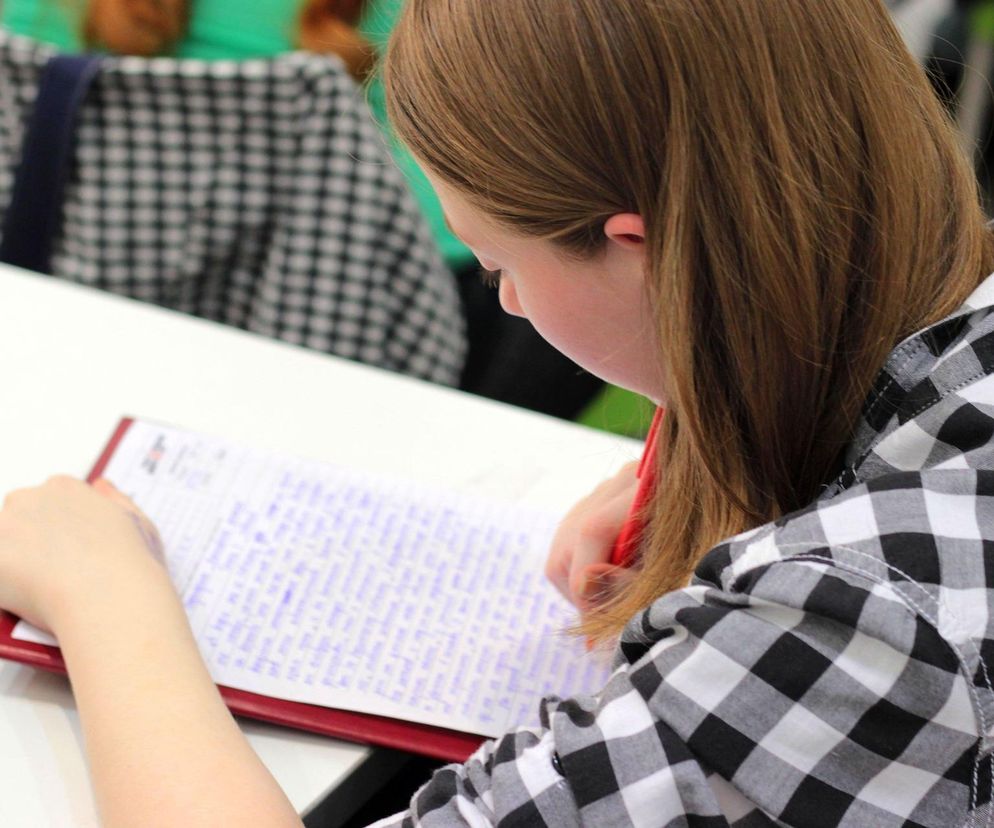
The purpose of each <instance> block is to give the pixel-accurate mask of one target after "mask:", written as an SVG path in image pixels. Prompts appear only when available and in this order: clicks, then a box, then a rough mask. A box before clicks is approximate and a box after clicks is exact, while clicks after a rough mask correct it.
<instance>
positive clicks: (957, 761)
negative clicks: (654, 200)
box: [379, 276, 994, 828]
mask: <svg viewBox="0 0 994 828" xmlns="http://www.w3.org/2000/svg"><path fill="white" fill-rule="evenodd" d="M992 305H994V276H991V277H990V278H989V279H987V280H986V281H985V282H984V283H983V284H982V285H981V286H980V287H979V288H978V290H977V291H976V292H975V293H974V295H973V296H972V297H971V299H970V300H969V302H968V304H967V306H966V307H965V308H963V309H962V311H961V312H959V313H958V314H956V315H954V316H953V317H951V318H949V319H947V320H945V321H943V322H941V323H939V324H937V325H935V326H933V327H932V328H930V329H928V330H926V331H923V332H921V333H919V334H918V335H916V336H914V337H912V338H911V339H909V340H908V341H906V342H904V343H902V344H901V346H900V347H898V348H897V349H896V350H895V351H894V352H893V354H892V355H891V357H890V358H889V360H888V362H887V364H886V366H885V368H884V370H883V371H882V372H881V375H880V379H879V381H878V382H877V385H876V387H875V389H874V391H873V393H872V395H871V398H870V400H869V402H868V404H867V406H866V409H865V419H864V421H863V423H862V424H861V426H860V428H859V431H858V434H857V435H856V437H855V439H854V442H853V444H852V446H851V450H850V462H849V465H848V467H847V468H846V470H845V472H844V473H843V475H842V476H841V477H840V479H839V480H838V481H836V482H835V483H834V484H833V485H832V486H829V487H827V488H826V490H825V492H824V494H823V496H822V497H820V498H819V499H818V500H817V502H815V503H812V504H811V505H810V506H809V507H807V508H806V509H803V510H801V511H799V512H797V513H795V514H792V515H789V516H787V517H785V518H783V519H781V520H778V521H776V522H775V523H773V524H769V525H766V526H763V527H760V528H758V529H755V530H752V531H750V532H747V533H745V534H743V535H740V536H738V537H735V538H732V539H731V540H729V541H727V542H725V543H723V544H721V545H719V546H718V547H716V548H715V549H713V550H712V551H711V552H709V553H708V555H707V556H706V557H705V558H704V560H703V561H702V563H701V564H700V566H699V568H698V570H697V573H696V575H695V578H694V582H693V584H692V585H691V586H690V587H688V588H687V589H683V590H680V591H677V592H674V593H670V594H669V595H667V596H665V597H663V598H661V599H660V600H659V601H657V602H656V603H655V604H653V605H652V606H651V607H650V608H648V609H647V610H646V611H645V612H644V613H642V614H641V615H640V616H638V617H637V618H635V619H634V620H633V621H632V622H631V623H630V624H629V626H628V627H627V629H626V630H625V632H624V634H623V636H622V639H621V642H620V646H619V649H618V654H617V659H618V661H617V664H616V670H615V672H614V674H613V675H612V677H611V679H610V681H609V683H608V685H607V687H606V688H604V690H603V692H602V693H600V695H598V696H597V697H591V698H575V699H567V700H561V699H554V698H553V699H546V700H545V701H544V702H543V703H542V723H543V724H542V727H541V728H537V729H529V730H519V731H516V732H512V733H509V734H507V735H506V736H504V737H503V738H501V739H498V740H497V741H495V742H490V743H487V744H486V745H484V746H483V747H482V748H481V749H480V751H479V752H478V753H477V754H476V755H475V756H474V757H473V758H472V759H470V761H469V762H468V763H467V764H466V765H464V766H458V765H455V766H450V767H448V768H445V769H442V770H441V771H439V772H438V773H437V774H436V775H435V777H434V778H433V779H432V781H431V782H429V783H428V785H427V786H426V787H424V788H423V789H422V790H421V791H420V792H419V793H418V794H417V795H416V796H415V798H414V800H413V802H412V810H411V812H410V813H409V814H407V815H399V816H397V817H395V818H393V819H388V820H383V821H382V822H381V823H379V824H380V825H381V826H392V825H398V826H399V825H403V826H412V825H419V826H425V828H435V826H455V825H471V826H482V825H491V824H497V825H502V826H525V825H528V826H532V825H564V826H566V825H581V824H582V825H591V826H672V827H674V828H675V826H733V828H754V827H755V826H771V825H790V826H853V828H888V827H889V826H895V827H896V826H904V828H915V826H934V828H956V827H957V826H978V827H979V826H989V825H990V824H991V821H992V810H991V787H992V779H994V764H992V749H994V690H992V687H991V678H990V673H991V670H992V669H994V664H992V663H991V660H992V657H994V613H992V609H994V441H992V438H994V307H992Z"/></svg>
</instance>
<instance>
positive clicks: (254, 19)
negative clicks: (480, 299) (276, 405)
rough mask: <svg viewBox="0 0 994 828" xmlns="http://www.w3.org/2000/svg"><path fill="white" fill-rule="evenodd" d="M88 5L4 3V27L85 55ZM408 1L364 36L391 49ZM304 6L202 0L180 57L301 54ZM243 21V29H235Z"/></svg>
mask: <svg viewBox="0 0 994 828" xmlns="http://www.w3.org/2000/svg"><path fill="white" fill-rule="evenodd" d="M83 5H84V4H83V3H81V2H80V3H71V2H69V0H2V2H0V23H2V24H3V26H4V27H5V28H7V29H9V30H10V31H12V32H16V33H17V34H22V35H27V36H28V37H33V38H35V39H36V40H40V41H43V42H45V43H50V44H52V45H53V46H56V47H57V48H59V49H61V50H62V51H64V52H78V51H81V50H82V49H83V42H82V38H81V36H80V30H81V16H82V12H81V7H82V6H83ZM402 5H403V0H370V2H368V3H367V7H366V13H365V14H364V16H363V20H362V21H361V22H360V26H359V28H360V30H361V31H362V33H363V34H364V35H365V36H366V37H367V38H368V39H369V41H370V42H371V43H372V44H373V45H374V46H376V48H377V49H378V50H381V51H382V49H383V48H384V47H385V46H386V42H387V40H388V39H389V36H390V31H391V30H392V29H393V25H394V22H395V21H396V19H397V15H398V14H399V13H400V10H401V7H402ZM297 9H298V5H297V4H296V3H294V2H290V1H289V0H251V2H250V3H245V2H239V3H233V2H232V0H195V2H194V5H193V16H192V18H191V20H190V30H189V32H188V33H187V36H186V37H185V38H184V39H183V41H182V42H181V43H180V44H179V46H178V47H177V49H176V56H177V57H185V58H199V59H202V60H223V59H235V60H242V59H246V58H259V57H273V56H275V55H279V54H283V53H284V52H288V51H290V50H292V49H293V48H294V44H295V42H296V35H297ZM232 21H237V25H232ZM367 94H368V98H369V106H370V109H371V110H372V113H373V117H374V118H375V119H376V121H377V122H378V123H379V124H380V126H381V127H383V128H384V130H385V132H387V134H388V136H389V134H390V131H389V129H387V128H386V126H385V125H386V100H385V95H384V91H383V84H382V82H381V81H380V79H379V77H376V78H374V79H373V80H372V82H371V83H370V84H369V88H368V91H367ZM389 140H390V143H391V149H392V151H393V154H394V158H395V160H396V162H397V164H398V166H400V168H401V169H402V170H403V171H404V173H405V174H406V176H407V178H408V180H409V182H410V185H411V189H412V191H413V192H414V195H415V197H416V198H417V200H418V203H419V204H420V206H421V211H422V213H423V214H424V216H425V218H426V219H427V221H428V223H429V225H430V227H431V230H432V233H433V235H434V237H435V240H436V241H437V243H438V246H439V249H440V250H441V252H442V255H443V256H444V258H445V260H446V262H448V264H449V265H450V266H451V267H454V268H459V267H465V266H468V265H471V264H472V263H473V254H472V253H470V251H469V249H468V248H467V247H466V246H465V245H463V244H462V243H461V242H460V241H459V240H458V239H456V238H455V237H454V236H453V235H452V234H451V233H450V232H449V230H448V229H447V228H446V226H445V220H444V217H443V214H442V208H441V205H440V204H439V203H438V199H437V197H436V196H435V193H434V191H433V190H432V187H431V185H430V184H429V183H428V180H427V179H426V178H425V177H424V174H423V173H422V172H421V170H420V169H419V168H418V165H417V164H416V163H415V162H414V159H413V158H411V156H410V154H409V153H408V152H406V151H405V150H404V149H403V148H402V147H400V146H399V145H398V144H397V143H396V141H394V140H393V139H392V137H391V138H390V139H389Z"/></svg>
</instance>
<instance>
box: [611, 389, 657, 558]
mask: <svg viewBox="0 0 994 828" xmlns="http://www.w3.org/2000/svg"><path fill="white" fill-rule="evenodd" d="M662 421H663V409H662V408H657V409H656V413H655V414H654V415H653V417H652V424H651V425H650V426H649V433H648V434H647V435H646V438H645V448H644V449H643V451H642V459H641V460H640V461H639V467H638V471H637V472H636V475H637V476H638V480H639V485H638V489H636V491H635V500H634V501H632V508H631V509H630V510H629V512H628V519H627V520H626V521H625V525H624V526H622V527H621V532H620V533H619V534H618V539H617V540H616V541H615V542H614V549H612V550H611V564H612V565H613V566H630V565H631V564H632V563H633V562H634V560H635V556H636V554H637V553H638V547H639V544H640V543H641V542H642V530H643V528H644V526H643V521H642V512H643V510H644V509H645V507H646V506H647V505H648V504H649V500H650V499H651V498H652V493H653V491H654V489H655V486H656V441H657V440H656V435H657V434H658V433H659V426H660V423H662Z"/></svg>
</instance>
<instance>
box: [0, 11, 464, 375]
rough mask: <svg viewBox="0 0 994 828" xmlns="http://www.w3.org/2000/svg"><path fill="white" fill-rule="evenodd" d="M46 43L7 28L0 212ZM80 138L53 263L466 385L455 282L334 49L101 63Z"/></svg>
mask: <svg viewBox="0 0 994 828" xmlns="http://www.w3.org/2000/svg"><path fill="white" fill-rule="evenodd" d="M53 54H54V51H53V50H52V49H50V48H48V47H46V46H42V45H40V44H38V43H36V42H34V41H32V40H29V39H27V38H22V37H17V36H14V35H11V34H9V33H7V32H4V31H0V215H2V213H3V211H4V210H5V209H6V207H7V204H8V203H9V201H10V197H11V192H12V185H13V175H14V171H15V170H16V168H17V164H18V162H19V160H20V155H21V145H22V140H23V136H24V132H25V126H26V123H27V120H28V117H29V115H30V111H31V108H32V106H33V104H34V101H35V96H36V94H37V90H38V84H39V78H40V76H41V73H42V70H43V68H44V66H45V64H46V62H47V61H48V60H49V58H50V57H51V56H52V55H53ZM75 134H76V152H75V155H74V157H73V162H72V172H71V176H70V178H69V181H68V184H67V189H66V193H65V197H64V202H63V215H62V227H61V233H60V235H59V238H58V239H57V240H56V249H55V251H54V256H53V261H52V270H53V273H54V274H55V275H57V276H61V277H63V278H66V279H70V280H72V281H76V282H81V283H83V284H87V285H92V286H95V287H99V288H104V289H106V290H110V291H113V292H115V293H120V294H124V295H126V296H130V297H132V298H135V299H142V300H145V301H150V302H155V303H157V304H160V305H164V306H166V307H169V308H173V309H174V310H179V311H183V312H186V313H192V314H196V315H198V316H202V317H205V318H207V319H213V320H216V321H219V322H225V323H227V324H230V325H236V326H238V327H240V328H245V329H248V330H250V331H254V332H256V333H260V334H264V335H266V336H272V337H276V338H278V339H282V340H285V341H287V342H291V343H294V344H297V345H303V346H306V347H308V348H313V349H315V350H320V351H325V352H327V353H331V354H336V355H338V356H343V357H347V358H349V359H355V360H359V361H361V362H365V363H367V364H369V365H375V366H377V367H380V368H386V369H388V370H392V371H399V372H402V373H406V374H409V375H411V376H415V377H419V378H422V379H427V380H432V381H435V382H442V383H447V384H455V383H456V382H457V381H458V379H459V374H460V372H461V369H462V365H463V360H464V356H465V350H466V340H465V334H464V330H463V319H462V312H461V309H460V305H459V297H458V294H457V291H456V286H455V282H454V279H453V277H452V275H451V274H450V273H449V272H448V270H447V269H446V267H445V266H444V264H443V263H442V261H441V258H440V256H439V254H438V252H437V250H436V249H435V246H434V242H433V240H432V239H431V236H430V233H429V230H428V228H427V224H426V222H425V221H424V220H423V218H422V216H421V215H420V213H419V212H418V208H417V206H416V205H415V203H414V201H413V199H412V198H411V197H410V195H409V194H408V192H407V189H406V186H405V183H404V181H403V177H402V175H401V173H400V172H399V171H398V170H397V168H396V167H395V166H394V165H393V163H392V162H391V161H390V160H389V154H388V153H387V151H386V147H385V145H384V142H383V139H382V137H381V136H380V133H379V131H378V130H377V129H376V126H375V125H374V124H373V122H372V120H371V118H370V117H369V114H368V112H367V110H366V107H365V104H364V102H363V101H362V98H361V96H360V94H359V92H358V90H357V89H356V86H355V84H354V83H353V82H352V80H351V78H350V77H349V76H348V74H347V72H346V71H345V68H344V66H343V65H342V64H341V62H340V61H339V60H337V59H336V58H334V57H327V56H320V55H313V54H306V53H303V52H298V53H293V54H288V55H285V56H282V57H277V58H274V59H271V60H247V61H200V60H172V59H169V58H155V59H143V58H131V57H129V58H106V59H105V60H104V62H103V64H102V66H101V69H100V72H99V74H98V75H97V77H96V79H95V80H94V81H93V85H92V86H91V87H90V90H89V92H88V94H87V97H86V99H85V101H84V103H83V105H82V107H81V109H80V112H79V120H78V126H77V128H76V133H75Z"/></svg>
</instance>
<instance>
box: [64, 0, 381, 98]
mask: <svg viewBox="0 0 994 828" xmlns="http://www.w3.org/2000/svg"><path fill="white" fill-rule="evenodd" d="M288 1H289V0H288ZM190 6H191V0H89V2H88V3H87V5H86V10H85V12H84V14H83V40H84V42H85V43H86V44H87V45H88V46H90V47H98V48H103V49H107V50H108V51H110V52H113V53H115V54H121V55H144V56H147V57H150V56H154V55H164V54H169V53H170V52H171V51H172V49H173V48H174V47H175V46H176V44H177V43H178V42H179V40H180V39H182V37H183V36H184V35H185V34H186V31H187V27H188V26H189V22H190ZM363 6H364V0H304V3H303V5H302V7H301V11H300V16H299V18H298V31H297V42H296V44H295V45H296V46H298V47H300V48H301V49H305V50H307V51H311V52H320V53H325V54H337V55H338V56H339V57H341V58H342V60H343V61H344V62H345V65H346V67H347V68H348V70H349V72H350V73H351V74H352V76H353V77H355V78H356V79H357V80H360V81H361V80H363V79H364V78H365V77H366V76H367V75H368V74H369V72H370V70H371V69H372V66H373V63H374V52H373V49H372V47H371V46H370V45H369V44H368V43H366V41H365V40H364V39H363V38H362V37H361V36H360V35H359V34H358V32H357V31H356V29H355V26H356V24H357V23H358V21H359V17H360V15H361V14H362V10H363Z"/></svg>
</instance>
